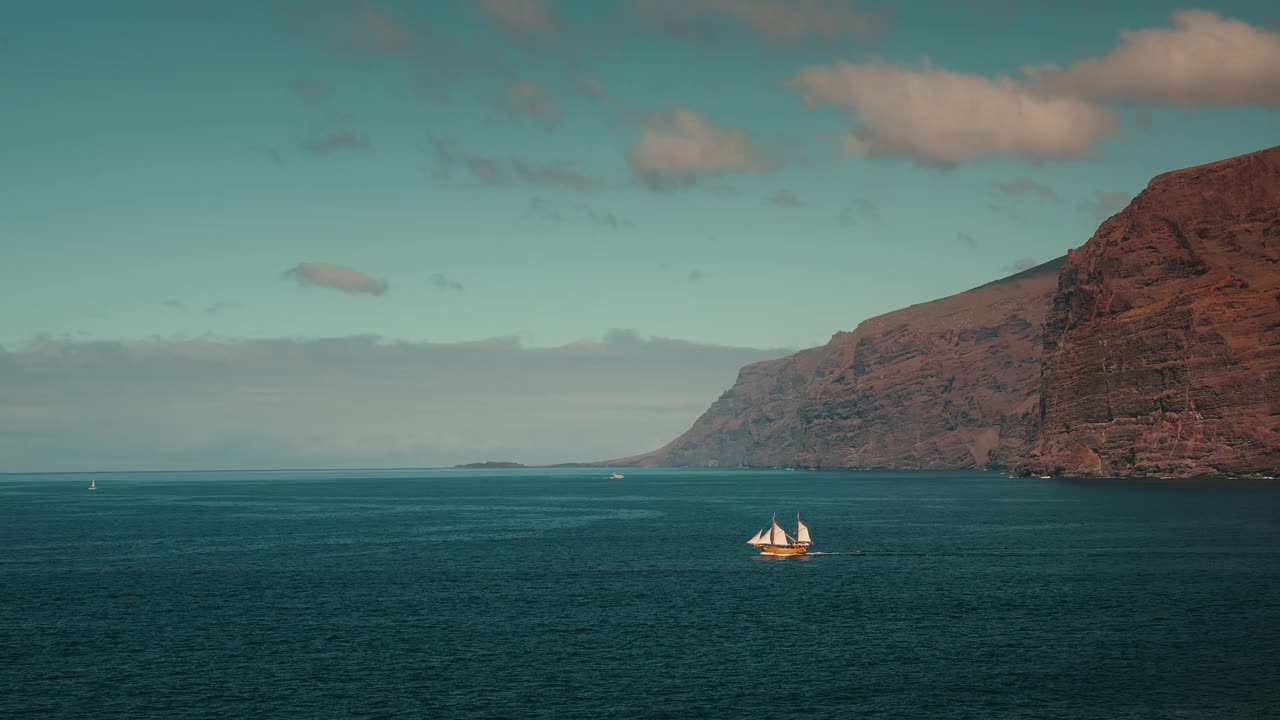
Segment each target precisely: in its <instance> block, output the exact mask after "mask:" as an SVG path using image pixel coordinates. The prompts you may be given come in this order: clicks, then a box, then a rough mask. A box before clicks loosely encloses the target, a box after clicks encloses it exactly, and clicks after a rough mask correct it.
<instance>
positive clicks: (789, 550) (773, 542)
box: [747, 513, 813, 555]
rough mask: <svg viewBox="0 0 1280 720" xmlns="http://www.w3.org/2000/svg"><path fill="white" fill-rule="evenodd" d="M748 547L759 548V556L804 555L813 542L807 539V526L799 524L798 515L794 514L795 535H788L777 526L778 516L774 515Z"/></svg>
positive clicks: (750, 541)
mask: <svg viewBox="0 0 1280 720" xmlns="http://www.w3.org/2000/svg"><path fill="white" fill-rule="evenodd" d="M747 544H748V545H755V546H756V547H758V548H760V554H761V555H804V554H805V553H807V552H809V548H810V547H811V546H812V545H813V540H812V539H811V538H810V537H809V526H808V525H805V524H804V523H802V522H800V513H796V534H795V535H794V536H792V535H788V534H787V533H786V531H784V530H783V529H782V528H781V527H780V526H779V525H778V516H777V515H774V516H773V520H772V521H771V522H770V523H769V527H767V528H765V529H763V530H761V531H760V532H758V533H756V534H755V536H753V537H752V538H751V539H750V540H748V541H747Z"/></svg>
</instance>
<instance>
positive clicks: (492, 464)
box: [453, 460, 529, 470]
mask: <svg viewBox="0 0 1280 720" xmlns="http://www.w3.org/2000/svg"><path fill="white" fill-rule="evenodd" d="M523 467H529V466H528V465H525V464H523V463H518V462H506V461H497V460H486V461H484V462H477V463H467V464H465V465H454V466H453V469H454V470H502V469H507V468H523Z"/></svg>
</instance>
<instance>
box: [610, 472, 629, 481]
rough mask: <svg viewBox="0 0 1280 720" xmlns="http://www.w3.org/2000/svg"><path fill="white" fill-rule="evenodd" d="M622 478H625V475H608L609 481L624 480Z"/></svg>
mask: <svg viewBox="0 0 1280 720" xmlns="http://www.w3.org/2000/svg"><path fill="white" fill-rule="evenodd" d="M624 477H626V476H625V475H619V474H618V473H614V474H612V475H610V476H609V479H610V480H621V479H622V478H624Z"/></svg>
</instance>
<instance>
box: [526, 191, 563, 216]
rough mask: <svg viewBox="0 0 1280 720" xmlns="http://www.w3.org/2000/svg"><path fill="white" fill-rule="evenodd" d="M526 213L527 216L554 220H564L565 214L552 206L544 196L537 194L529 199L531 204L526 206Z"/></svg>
mask: <svg viewBox="0 0 1280 720" xmlns="http://www.w3.org/2000/svg"><path fill="white" fill-rule="evenodd" d="M524 215H525V217H536V218H541V219H543V220H551V221H553V222H562V221H563V220H564V215H562V214H561V213H560V211H559V210H556V209H555V208H553V207H551V205H549V204H548V203H547V201H546V200H544V199H543V198H541V197H536V196H535V197H532V198H530V199H529V206H528V207H526V208H525V211H524Z"/></svg>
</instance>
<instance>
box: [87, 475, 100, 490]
mask: <svg viewBox="0 0 1280 720" xmlns="http://www.w3.org/2000/svg"><path fill="white" fill-rule="evenodd" d="M89 489H90V490H97V489H98V478H90V479H89Z"/></svg>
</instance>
